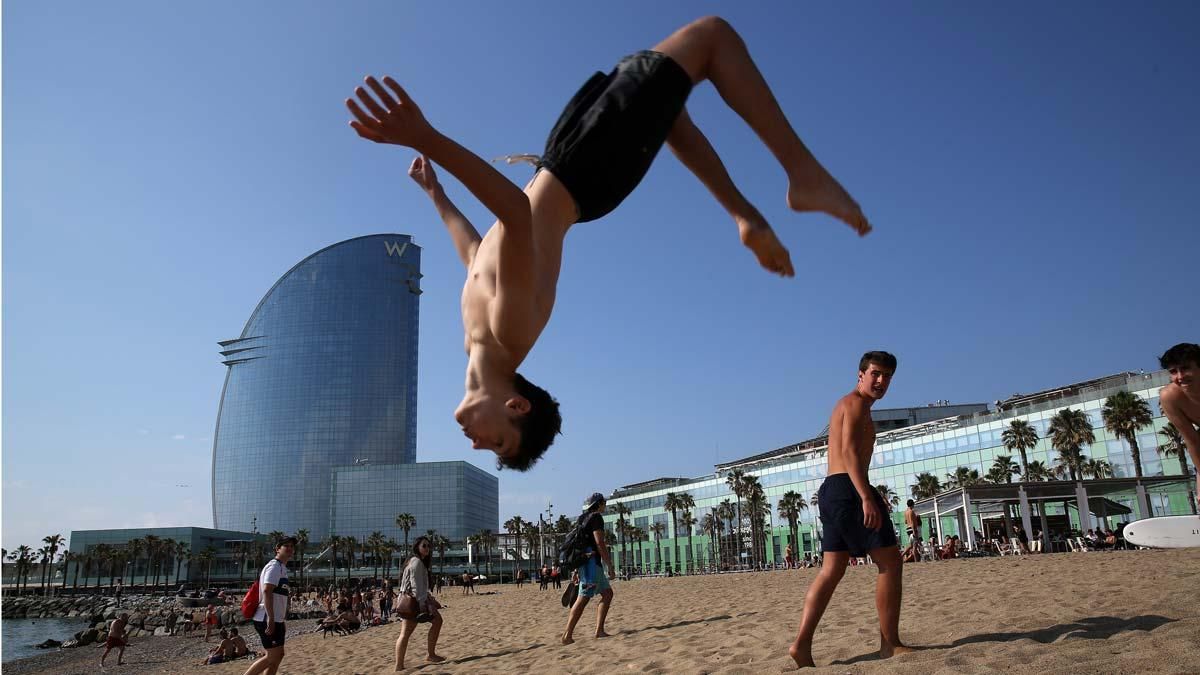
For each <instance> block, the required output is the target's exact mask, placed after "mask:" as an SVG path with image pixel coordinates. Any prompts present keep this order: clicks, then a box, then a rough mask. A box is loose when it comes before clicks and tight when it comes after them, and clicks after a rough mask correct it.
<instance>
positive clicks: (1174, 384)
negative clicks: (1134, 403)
mask: <svg viewBox="0 0 1200 675" xmlns="http://www.w3.org/2000/svg"><path fill="white" fill-rule="evenodd" d="M1158 363H1159V365H1160V366H1162V367H1163V368H1166V369H1167V372H1168V373H1169V374H1170V375H1171V383H1170V384H1168V385H1167V386H1165V387H1163V388H1162V389H1161V390H1160V391H1159V393H1158V404H1159V406H1160V407H1161V408H1162V412H1163V414H1164V415H1166V416H1167V419H1168V420H1170V422H1171V424H1174V425H1175V428H1176V429H1178V430H1179V435H1180V436H1182V437H1183V444H1184V446H1185V447H1187V453H1188V456H1189V457H1191V458H1192V465H1193V466H1200V433H1197V431H1196V427H1197V426H1198V425H1200V345H1197V344H1193V343H1190V342H1182V343H1180V344H1177V345H1175V346H1174V347H1171V348H1170V349H1168V350H1167V351H1166V353H1165V354H1163V355H1162V356H1161V357H1159V359H1158ZM1196 502H1197V504H1200V472H1197V476H1196Z"/></svg>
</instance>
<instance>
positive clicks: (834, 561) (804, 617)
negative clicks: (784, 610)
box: [788, 551, 850, 668]
mask: <svg viewBox="0 0 1200 675" xmlns="http://www.w3.org/2000/svg"><path fill="white" fill-rule="evenodd" d="M848 562H850V553H849V552H847V551H830V552H828V553H826V554H825V563H824V564H823V565H822V566H821V571H820V572H819V573H818V574H817V578H816V579H813V582H812V584H811V585H809V587H808V593H807V594H806V595H805V596H804V613H803V614H801V615H800V630H799V632H798V633H797V634H796V641H795V642H793V643H792V646H791V647H790V648H789V649H788V653H789V654H791V655H792V659H793V660H794V661H795V662H796V665H797V666H800V667H801V668H804V667H808V666H815V665H817V664H816V663H814V662H813V657H812V641H813V634H815V633H816V632H817V624H819V623H821V617H822V616H823V615H824V614H825V608H826V607H828V606H829V600H830V598H832V597H833V592H834V591H835V590H837V585H838V582H840V581H841V580H842V577H843V576H844V575H845V574H846V563H848Z"/></svg>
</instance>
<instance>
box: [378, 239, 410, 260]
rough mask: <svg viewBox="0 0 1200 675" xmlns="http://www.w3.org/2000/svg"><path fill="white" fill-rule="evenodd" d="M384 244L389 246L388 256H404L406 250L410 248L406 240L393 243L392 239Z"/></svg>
mask: <svg viewBox="0 0 1200 675" xmlns="http://www.w3.org/2000/svg"><path fill="white" fill-rule="evenodd" d="M383 245H384V246H386V247H387V253H388V256H393V255H394V256H400V257H403V256H404V252H405V251H406V250H408V242H406V241H405V242H398V243H395V244H393V243H392V242H390V241H385V242H383Z"/></svg>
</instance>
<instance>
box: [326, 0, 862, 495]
mask: <svg viewBox="0 0 1200 675" xmlns="http://www.w3.org/2000/svg"><path fill="white" fill-rule="evenodd" d="M704 80H709V81H711V82H712V83H713V85H715V86H716V88H717V91H718V92H719V93H720V94H721V97H722V98H723V99H724V100H725V102H726V103H727V104H728V105H729V106H730V107H731V108H732V109H733V110H734V111H735V112H737V113H738V115H740V116H741V117H742V119H743V120H745V121H746V123H747V124H749V125H750V127H751V128H752V129H753V130H754V131H755V132H756V133H757V134H758V136H759V138H761V139H762V141H763V142H764V143H765V144H766V146H767V148H768V149H769V150H770V151H771V152H772V154H774V155H775V158H776V159H777V160H778V161H779V163H780V165H781V166H782V167H783V169H784V171H785V172H786V174H787V176H788V192H787V204H788V206H789V207H791V209H793V210H795V211H821V212H825V213H828V214H830V215H832V216H834V217H836V218H838V219H840V220H842V221H844V222H845V223H846V224H848V225H849V226H850V227H851V228H852V229H853V230H854V231H856V232H857V233H858V234H859V235H860V236H861V235H865V234H867V233H868V232H869V231H870V230H871V226H870V225H869V224H868V223H867V219H866V217H865V216H863V213H862V210H861V209H860V208H859V206H858V204H857V203H856V202H855V201H854V199H852V198H851V197H850V195H849V194H847V192H846V191H845V190H844V189H843V188H842V186H841V185H840V184H839V183H838V182H837V181H836V180H835V179H834V178H833V177H832V176H831V175H830V174H829V173H828V172H827V171H826V170H825V168H824V167H822V166H821V164H820V163H819V162H818V161H817V160H816V158H814V157H813V155H812V153H810V152H809V151H808V148H806V147H805V145H804V143H802V142H801V141H800V138H799V137H798V136H797V135H796V132H795V131H793V130H792V127H791V125H790V124H789V123H788V121H787V118H786V117H785V116H784V114H783V111H782V110H781V109H780V107H779V104H778V102H777V101H776V100H775V97H774V95H773V94H772V93H771V90H770V88H768V86H767V83H766V81H765V80H764V79H763V76H762V74H761V73H760V72H759V70H758V67H757V66H756V65H755V64H754V61H753V60H752V59H751V58H750V53H749V52H748V51H747V50H746V45H745V43H744V42H743V41H742V39H741V37H740V36H739V35H738V34H737V33H736V32H735V31H734V30H733V28H732V27H731V26H730V25H729V24H728V23H726V22H725V21H724V20H722V19H719V18H717V17H705V18H702V19H699V20H697V21H694V22H692V23H690V24H688V25H687V26H684V27H683V28H681V29H679V30H678V31H676V32H675V33H673V34H672V35H671V36H669V37H668V38H667V39H666V40H664V41H662V42H661V43H659V44H658V45H656V46H655V47H654V49H653V50H651V51H642V52H638V53H636V54H632V55H630V56H627V57H625V58H624V59H622V60H621V61H620V62H619V63H618V64H617V66H616V68H614V69H613V70H612V71H611V72H610V73H608V74H607V75H605V74H604V73H596V74H595V75H593V76H592V77H591V79H589V80H588V81H587V82H586V83H585V84H584V86H583V87H582V88H581V89H580V90H579V91H578V92H577V93H576V94H575V96H574V97H573V98H572V99H571V100H570V101H569V102H568V104H567V106H566V108H565V109H564V110H563V112H562V114H561V115H560V117H559V120H558V122H557V123H556V124H555V125H554V128H553V129H552V130H551V132H550V136H549V138H548V139H547V142H546V148H545V151H544V153H543V155H542V157H541V159H540V161H539V162H538V172H537V173H536V174H535V175H534V177H533V179H532V180H531V181H530V183H529V184H528V185H527V186H526V187H525V189H524V191H522V190H520V189H518V188H517V187H516V186H515V185H513V184H512V183H511V182H509V180H508V179H507V178H505V177H504V176H503V175H501V174H500V173H499V172H498V171H496V170H495V169H494V168H492V167H491V166H490V165H489V164H488V163H487V162H484V161H483V160H482V159H480V158H479V157H477V156H476V155H474V154H472V153H471V152H470V151H468V150H466V149H465V148H463V147H462V146H460V145H459V144H458V143H456V142H454V141H453V140H451V139H450V138H447V137H446V136H444V135H442V134H441V133H440V132H438V130H437V129H435V128H434V127H433V126H432V125H431V124H430V123H429V122H428V121H427V120H426V119H425V117H424V115H423V114H422V113H421V110H420V109H419V108H418V107H417V104H416V103H415V102H414V101H413V100H412V98H411V97H409V96H408V94H407V93H406V92H405V91H404V90H403V89H402V88H401V87H400V85H399V84H397V83H396V82H395V81H394V80H392V79H391V78H389V77H385V78H383V83H382V84H381V83H380V82H379V81H377V80H376V79H375V78H374V77H368V78H366V86H367V87H366V88H364V87H358V88H357V89H356V90H355V95H356V96H357V98H358V101H355V100H353V99H347V101H346V106H347V107H348V108H349V109H350V112H351V114H352V115H353V116H354V120H352V121H351V122H350V125H351V126H352V127H353V128H354V130H355V131H356V132H358V135H359V136H361V137H363V138H365V139H367V140H370V141H374V142H376V143H392V144H396V145H404V146H407V147H410V148H413V149H414V150H416V151H417V152H419V153H420V154H421V156H420V157H418V158H417V159H416V160H415V161H414V162H413V164H412V168H410V169H409V174H410V175H411V176H412V177H413V178H414V179H415V180H416V181H417V182H418V183H419V184H420V185H421V187H422V188H424V189H425V191H426V192H427V193H428V194H429V196H430V198H431V199H432V200H433V203H434V206H435V207H436V208H437V210H438V213H439V215H440V216H441V218H442V220H443V221H444V222H445V224H446V227H447V229H448V230H449V232H450V238H451V239H452V240H453V241H454V247H455V249H456V250H457V252H458V256H459V258H460V259H461V260H462V262H463V264H464V265H465V266H466V268H467V280H466V284H465V285H464V286H463V293H462V315H463V328H464V331H465V333H466V351H467V374H466V375H467V376H466V393H465V395H464V396H463V400H462V402H461V403H460V404H459V406H458V409H457V410H456V411H455V413H454V417H455V419H456V420H457V421H458V423H459V424H460V425H461V426H462V429H463V433H464V434H466V436H467V437H468V438H470V439H471V441H472V442H473V447H475V449H484V448H487V449H490V450H492V451H494V452H495V453H496V455H497V456H498V458H499V459H498V463H499V465H500V466H504V467H509V468H513V469H517V470H520V471H524V470H526V469H528V468H529V467H530V466H532V465H533V463H534V462H535V461H537V459H538V458H539V457H541V455H542V454H543V453H544V452H545V451H546V448H547V447H549V446H550V444H551V443H552V442H553V441H554V437H555V435H557V434H558V433H559V429H560V427H561V425H562V418H561V416H560V415H559V412H558V403H557V401H555V400H554V399H553V398H552V397H551V396H550V394H549V393H547V392H546V391H545V390H544V389H541V388H540V387H537V386H535V385H533V384H531V383H530V382H529V381H528V380H526V379H525V378H524V377H522V376H521V375H520V374H518V373H517V368H518V367H520V365H521V363H522V362H523V361H524V360H525V357H526V355H527V354H528V353H529V350H530V349H531V348H532V347H533V344H534V343H535V342H536V341H537V339H538V336H540V335H541V333H542V330H543V329H544V328H545V326H546V323H547V322H548V321H549V320H550V313H551V311H552V309H553V307H554V301H555V292H556V287H557V285H558V276H559V268H560V266H561V263H562V249H563V239H564V238H565V237H566V234H567V231H568V230H569V229H570V228H571V225H573V224H575V223H579V222H586V221H590V220H596V219H597V218H600V217H602V216H604V215H605V214H607V213H609V212H610V211H612V210H613V209H615V208H616V207H617V206H618V205H619V204H620V203H621V201H622V200H624V199H625V197H627V196H628V195H629V193H630V192H632V191H633V189H634V188H635V187H636V186H637V184H638V183H639V182H640V181H641V179H642V177H643V176H644V175H645V173H646V171H647V169H649V168H650V164H651V162H653V161H654V158H655V156H656V155H657V154H658V151H659V149H660V148H661V147H662V144H663V143H664V142H665V143H666V144H667V145H668V146H669V147H670V148H671V151H672V152H673V153H674V154H675V156H676V157H678V158H679V159H680V161H682V162H683V163H684V165H685V166H687V167H688V169H689V170H691V171H692V172H693V173H694V174H695V175H696V176H697V178H699V179H700V181H701V182H702V183H703V184H704V185H705V187H707V188H708V189H709V191H710V192H712V194H713V196H714V197H716V199H717V201H718V202H719V203H720V204H721V205H722V206H723V207H724V208H725V209H726V210H727V211H728V212H729V215H730V216H731V217H732V218H733V221H734V223H736V224H737V227H738V234H739V236H740V237H741V240H742V243H743V244H745V245H746V246H747V247H748V248H749V249H750V250H751V251H752V252H753V253H754V255H755V257H756V258H757V259H758V262H759V264H761V265H762V266H763V267H764V268H766V269H767V270H768V271H770V272H773V273H775V274H779V275H781V276H785V277H790V276H793V275H794V274H795V272H794V270H793V268H792V262H791V256H790V255H789V254H788V250H787V249H786V248H785V247H784V246H783V245H782V244H781V243H780V242H779V240H778V239H777V238H776V236H775V233H774V231H773V230H772V229H771V227H770V225H768V224H767V221H766V220H765V219H764V218H763V216H762V214H760V213H759V212H758V209H756V208H755V207H754V206H753V205H752V204H751V203H750V202H749V201H748V200H747V199H746V198H745V197H744V196H743V195H742V193H741V192H740V191H739V190H738V189H737V187H736V186H735V185H734V184H733V181H732V179H730V177H729V174H728V173H727V172H726V170H725V166H724V164H722V162H721V159H720V157H718V156H717V153H716V151H715V150H713V148H712V146H711V145H710V144H709V142H708V139H707V138H705V137H704V134H702V133H701V132H700V130H699V129H698V128H697V127H696V125H695V124H693V123H692V120H691V118H690V117H689V116H688V114H687V110H686V109H685V108H684V104H685V102H686V101H687V97H688V94H689V93H690V92H691V90H692V87H694V86H695V85H696V84H698V83H700V82H703V81H704ZM385 85H386V88H385ZM368 88H369V89H370V92H368ZM371 92H373V93H374V96H372V93H371ZM360 103H361V106H360ZM435 162H436V163H437V164H440V165H441V166H442V167H443V168H445V169H446V170H447V171H449V172H450V173H451V174H453V175H454V176H455V177H456V178H458V179H459V180H460V181H461V182H462V183H463V185H465V186H466V187H467V189H468V190H470V192H471V193H472V194H473V195H474V196H475V197H476V198H477V199H479V201H481V202H482V203H483V205H484V206H485V207H487V208H488V210H490V211H491V212H492V213H493V214H495V216H496V218H497V221H496V223H495V224H494V225H493V226H492V228H491V229H490V230H488V232H487V234H486V235H485V236H483V237H482V238H481V237H480V236H479V233H478V231H476V229H475V227H474V226H473V225H472V224H471V223H470V222H469V221H467V219H466V218H464V217H463V215H462V213H461V212H460V211H459V210H458V209H457V208H456V207H455V206H454V204H453V203H451V202H450V200H449V199H447V198H446V195H445V193H444V192H443V191H442V188H441V185H440V184H439V183H438V181H437V177H436V176H435V174H434V170H433V163H435Z"/></svg>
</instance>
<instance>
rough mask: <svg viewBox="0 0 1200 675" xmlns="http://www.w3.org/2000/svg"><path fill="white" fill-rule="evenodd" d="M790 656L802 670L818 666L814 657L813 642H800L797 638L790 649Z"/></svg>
mask: <svg viewBox="0 0 1200 675" xmlns="http://www.w3.org/2000/svg"><path fill="white" fill-rule="evenodd" d="M788 654H790V655H791V657H792V660H793V661H795V662H796V665H797V666H799V667H801V668H815V667H816V666H817V664H816V662H814V661H813V657H812V640H800V639H798V638H797V640H796V641H795V642H793V643H792V646H791V647H788Z"/></svg>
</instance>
